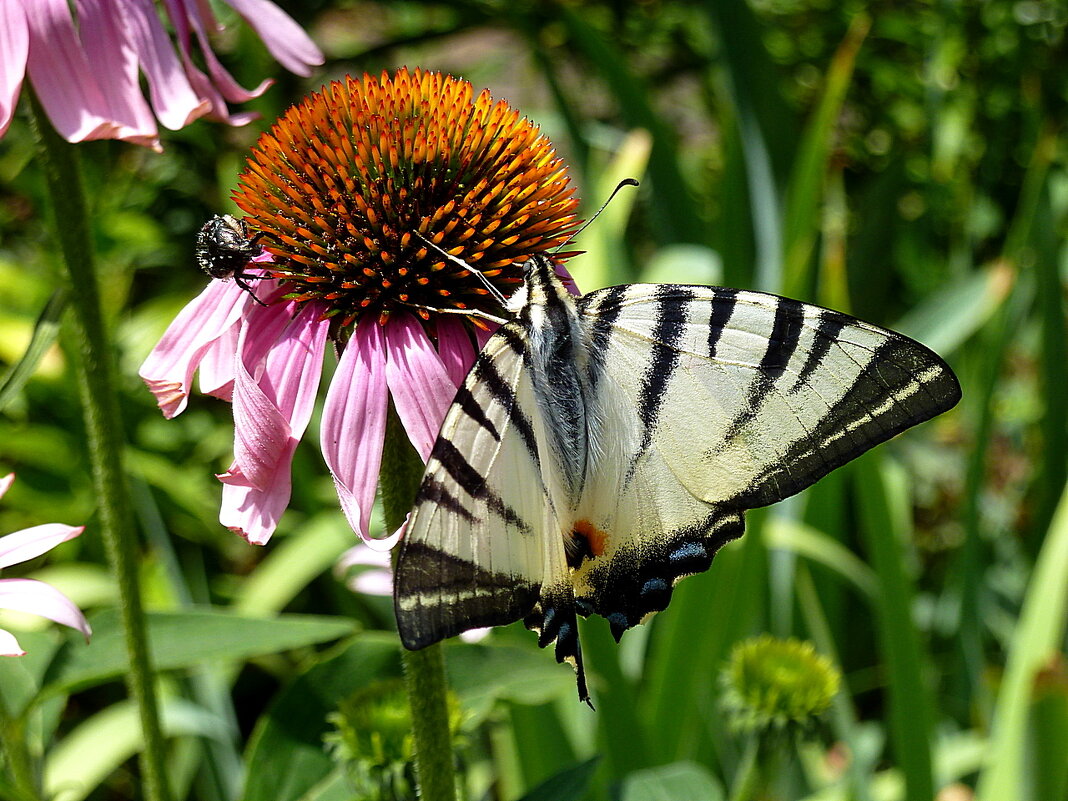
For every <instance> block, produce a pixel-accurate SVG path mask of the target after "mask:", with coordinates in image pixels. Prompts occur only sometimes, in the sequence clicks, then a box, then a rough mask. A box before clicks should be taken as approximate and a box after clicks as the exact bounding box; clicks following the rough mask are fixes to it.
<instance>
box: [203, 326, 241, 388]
mask: <svg viewBox="0 0 1068 801" xmlns="http://www.w3.org/2000/svg"><path fill="white" fill-rule="evenodd" d="M240 333H241V331H240V326H237V325H234V326H230V327H229V328H227V329H226V330H225V331H223V333H222V335H221V336H220V337H219V338H218V339H216V340H215V341H214V342H212V343H211V344H210V345H209V346H208V349H207V350H206V351H204V356H203V358H201V360H200V370H199V373H198V374H199V377H200V391H201V392H202V393H203V394H205V395H213V396H214V397H216V398H222V399H223V400H224V401H229V400H231V399H232V398H233V396H234V359H235V358H236V357H237V342H238V338H239V336H240Z"/></svg>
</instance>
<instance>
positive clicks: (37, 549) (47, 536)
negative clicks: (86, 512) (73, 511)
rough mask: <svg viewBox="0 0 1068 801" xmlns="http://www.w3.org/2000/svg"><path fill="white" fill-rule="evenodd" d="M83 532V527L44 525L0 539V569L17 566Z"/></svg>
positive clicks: (57, 524) (56, 524) (58, 524)
mask: <svg viewBox="0 0 1068 801" xmlns="http://www.w3.org/2000/svg"><path fill="white" fill-rule="evenodd" d="M83 530H84V526H64V525H62V524H61V523H45V524H44V525H43V526H33V527H31V528H24V529H22V531H16V532H15V533H13V534H8V535H7V536H6V537H0V567H8V566H10V565H17V564H18V563H19V562H25V561H28V560H30V559H33V558H34V557H37V556H40V555H41V554H43V553H47V552H48V551H50V550H52V549H53V548H55V547H56V546H57V545H59V544H60V543H61V542H66V541H67V540H72V539H74V538H75V537H77V536H78V535H79V534H81V533H82V531H83Z"/></svg>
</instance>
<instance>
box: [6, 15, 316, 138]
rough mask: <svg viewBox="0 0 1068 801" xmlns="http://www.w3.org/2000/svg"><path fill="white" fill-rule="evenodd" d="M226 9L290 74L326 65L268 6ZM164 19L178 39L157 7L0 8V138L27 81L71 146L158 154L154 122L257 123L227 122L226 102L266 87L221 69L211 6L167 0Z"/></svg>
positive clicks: (244, 118)
mask: <svg viewBox="0 0 1068 801" xmlns="http://www.w3.org/2000/svg"><path fill="white" fill-rule="evenodd" d="M226 2H227V3H228V4H229V5H230V6H232V7H233V8H234V9H235V10H236V11H237V13H238V14H240V15H241V16H242V17H243V18H244V19H245V20H246V21H247V22H248V23H249V24H250V25H251V26H252V27H253V29H254V30H255V31H256V32H257V33H258V34H259V35H260V37H261V38H262V39H263V42H264V44H265V45H266V46H267V49H268V50H269V51H270V53H271V55H273V56H274V57H275V58H276V59H278V61H279V63H281V64H282V66H284V67H285V68H286V69H288V70H290V71H291V72H294V73H296V74H298V75H309V74H310V72H311V70H310V68H311V66H313V65H316V64H322V63H323V55H322V53H321V52H320V51H319V49H318V48H317V47H316V46H315V44H314V43H313V42H312V41H311V39H309V38H308V35H307V34H306V33H304V31H303V30H302V29H301V28H300V26H299V25H297V23H296V22H294V21H293V19H291V18H290V17H289V16H288V15H287V14H286V13H285V12H284V11H282V10H281V9H280V8H278V7H277V6H276V5H274V3H272V2H269V0H226ZM72 11H73V13H72ZM162 11H163V12H164V13H165V15H166V16H167V17H168V18H169V19H170V22H171V25H172V26H173V28H174V34H173V39H174V41H172V37H171V35H170V34H168V32H167V31H166V29H165V28H164V27H163V23H162V21H161V20H160V12H159V11H158V10H157V8H156V5H155V3H154V2H153V0H78V1H77V2H75V3H73V4H71V3H69V2H68V0H0V136H3V135H4V133H5V132H6V131H7V128H8V125H10V123H11V119H12V116H13V115H14V111H15V104H16V103H17V102H18V98H19V93H20V90H21V89H22V82H23V79H24V78H25V77H26V74H27V73H28V74H29V78H30V83H31V84H33V89H34V92H36V94H37V97H38V99H39V100H40V102H41V105H42V106H43V107H44V110H45V112H46V113H47V114H48V118H49V119H50V120H51V121H52V125H53V126H54V127H55V129H56V130H57V131H58V132H59V133H60V135H62V136H63V138H65V139H67V140H68V141H70V142H81V141H85V140H89V139H124V140H126V141H128V142H133V143H135V144H139V145H146V146H148V147H153V148H157V149H158V148H159V136H158V133H157V129H156V118H158V119H159V121H160V122H161V123H162V124H163V125H164V126H165V127H167V128H170V129H172V130H176V129H178V128H181V127H183V126H185V125H188V124H189V123H190V122H192V121H193V120H195V119H197V118H198V117H203V116H208V117H211V118H213V119H216V120H220V121H222V122H228V123H230V124H231V125H243V124H244V123H246V122H248V121H249V120H251V119H253V118H254V116H255V115H252V114H231V113H230V112H229V110H228V109H227V107H226V104H227V102H230V103H243V102H245V101H247V100H250V99H251V98H253V97H258V96H259V95H260V94H262V93H263V92H264V90H266V89H267V87H268V86H270V84H271V82H270V81H264V82H262V83H261V84H260V85H259V86H257V87H256V88H255V89H252V90H247V89H244V88H242V87H241V86H240V85H239V84H238V83H237V81H235V80H234V79H233V77H232V76H231V75H230V73H228V72H227V71H226V70H225V69H224V68H223V66H222V64H220V63H219V60H218V59H217V58H216V57H215V54H214V52H212V49H211V45H210V43H209V42H208V32H209V31H211V30H214V29H217V28H218V27H219V25H218V23H217V22H216V20H215V18H214V15H213V14H212V12H211V8H210V6H209V5H208V3H206V2H203V0H164V2H163V8H162ZM194 38H195V39H196V48H195V49H194V46H193V39H194ZM175 45H177V52H175ZM198 62H199V63H203V64H204V66H206V67H207V70H208V72H207V73H205V72H204V71H203V70H201V69H200V67H198V66H197V63H198ZM142 75H143V76H144V79H145V83H146V84H147V86H148V94H149V101H146V100H145V97H144V95H143V93H142V91H141V83H140V81H141V76H142ZM150 103H151V107H150ZM153 111H154V112H155V117H153Z"/></svg>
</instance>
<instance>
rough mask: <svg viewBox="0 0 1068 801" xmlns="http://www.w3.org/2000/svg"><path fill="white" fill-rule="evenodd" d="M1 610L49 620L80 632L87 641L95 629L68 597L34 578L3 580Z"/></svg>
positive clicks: (0, 587) (0, 585)
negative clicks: (10, 610)
mask: <svg viewBox="0 0 1068 801" xmlns="http://www.w3.org/2000/svg"><path fill="white" fill-rule="evenodd" d="M0 609H12V610H14V611H16V612H29V613H30V614H34V615H40V616H41V617H47V618H48V619H49V620H54V621H56V622H57V623H62V624H63V625H64V626H70V627H71V628H72V629H77V630H78V631H80V632H81V633H82V634H83V635H85V639H87V640H88V639H89V635H90V634H92V633H93V630H92V629H91V628H89V623H88V621H86V619H85V615H83V614H82V612H81V610H80V609H79V608H78V607H77V606H75V605H74V602H73V601H71V600H70V598H68V597H67V596H66V595H64V594H63V593H61V592H60V591H59V590H57V589H56V588H55V587H52V586H51V585H49V584H45V583H44V582H43V581H34V580H33V579H3V580H0Z"/></svg>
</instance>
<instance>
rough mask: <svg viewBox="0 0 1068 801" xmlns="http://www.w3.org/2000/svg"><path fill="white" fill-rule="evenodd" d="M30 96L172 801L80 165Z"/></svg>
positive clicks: (132, 640) (92, 424)
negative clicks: (70, 290)
mask: <svg viewBox="0 0 1068 801" xmlns="http://www.w3.org/2000/svg"><path fill="white" fill-rule="evenodd" d="M31 98H32V108H33V117H34V123H35V128H36V131H37V139H38V143H39V147H40V149H41V153H42V156H43V160H42V161H43V165H44V172H45V177H46V180H47V182H48V189H49V193H50V195H51V199H52V210H53V212H54V213H55V223H56V226H55V229H56V241H57V242H58V243H59V246H60V249H61V251H62V253H63V262H64V264H65V265H66V269H67V274H68V278H69V280H70V285H71V289H72V292H71V293H70V300H71V305H72V306H73V308H74V330H75V335H76V336H77V338H78V347H79V351H80V355H81V360H80V364H79V370H78V389H79V393H80V395H81V402H82V413H83V417H84V420H85V431H86V439H87V442H88V451H89V459H90V463H91V465H92V472H93V489H94V491H95V494H96V499H97V503H98V509H99V520H100V532H101V534H102V535H103V538H104V546H105V548H106V551H107V557H108V562H109V563H110V566H111V570H112V571H113V573H114V576H115V580H116V582H117V585H118V590H119V597H120V599H121V603H120V609H121V613H122V623H123V629H124V633H125V639H126V651H127V654H128V656H129V660H130V665H129V670H128V671H127V673H126V686H127V691H128V692H129V693H130V696H131V697H132V698H133V699H134V701H135V702H136V703H137V706H138V708H139V710H140V712H141V727H142V730H143V734H144V741H145V748H144V751H143V752H142V754H141V771H142V774H143V781H144V794H145V798H146V799H147V801H166V799H167V791H166V786H165V781H164V775H165V774H164V769H163V765H164V747H163V735H162V733H161V731H160V726H159V710H158V706H157V703H156V695H155V687H154V685H153V681H152V676H153V674H152V667H151V664H150V659H149V652H148V638H147V631H146V625H145V613H144V609H143V608H142V606H141V587H140V580H139V576H138V573H137V549H136V532H135V530H134V525H133V515H132V514H131V507H130V498H129V493H128V490H127V486H126V474H125V472H124V470H123V465H122V453H123V448H124V446H125V441H124V440H125V438H124V436H123V424H122V418H121V417H120V416H119V409H118V402H117V401H118V398H117V392H116V387H115V381H114V373H115V370H114V367H113V364H112V362H113V358H114V356H113V348H112V344H111V341H110V339H109V337H108V332H107V328H106V326H105V324H104V315H103V310H102V307H101V302H100V288H99V284H98V280H97V274H96V266H95V264H94V259H93V248H92V239H91V237H90V234H89V216H88V213H87V209H86V203H85V190H84V188H83V186H82V178H81V169H80V163H79V160H78V153H77V152H76V150H75V147H74V146H73V145H71V144H69V143H68V142H66V141H65V140H64V139H63V138H62V137H61V136H60V135H59V134H57V133H56V131H55V130H54V129H53V128H52V125H51V123H50V122H49V121H48V118H47V116H46V115H45V113H44V111H43V109H42V108H41V106H40V103H39V102H38V101H37V98H36V97H32V96H31Z"/></svg>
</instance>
